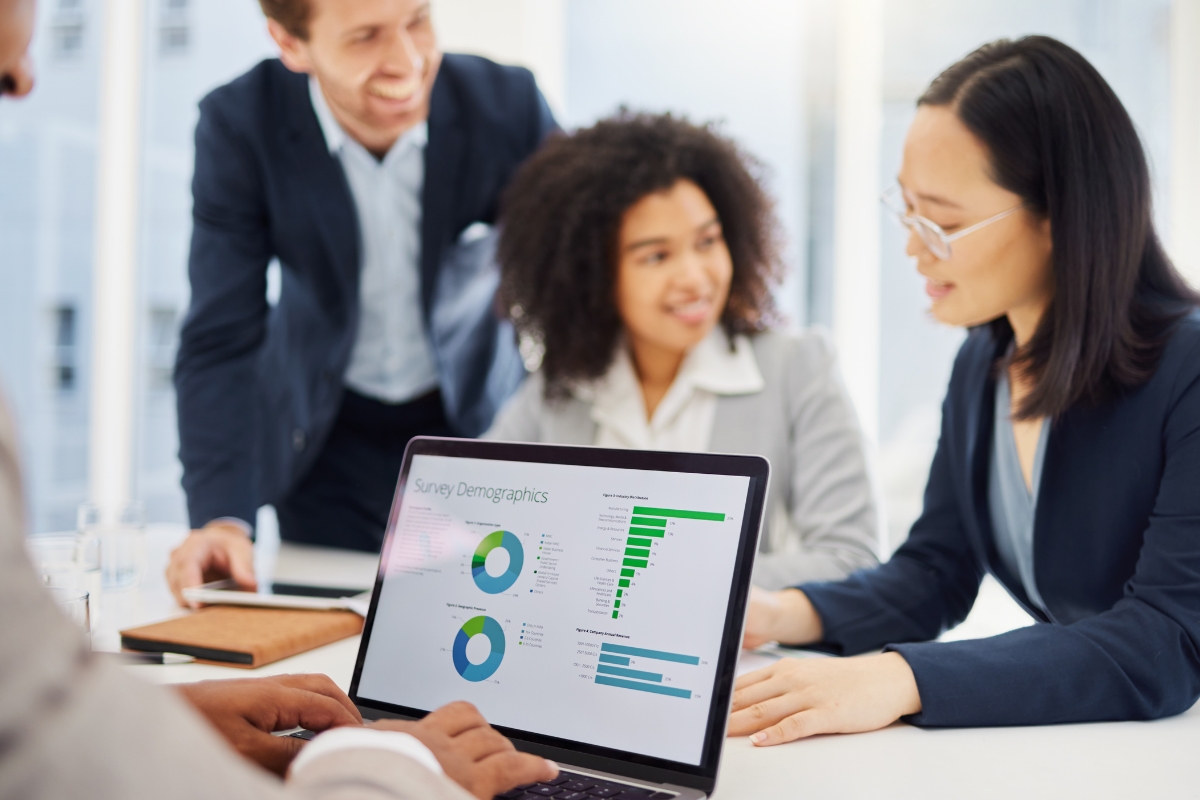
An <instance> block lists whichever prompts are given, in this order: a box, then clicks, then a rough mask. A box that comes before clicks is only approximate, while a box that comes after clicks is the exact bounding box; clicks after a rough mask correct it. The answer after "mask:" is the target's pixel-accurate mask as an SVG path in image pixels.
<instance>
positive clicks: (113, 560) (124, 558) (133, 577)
mask: <svg viewBox="0 0 1200 800" xmlns="http://www.w3.org/2000/svg"><path fill="white" fill-rule="evenodd" d="M78 522H79V532H80V533H81V534H84V535H91V536H94V537H95V538H96V539H98V540H99V541H100V563H101V569H102V572H103V585H104V588H105V589H110V590H114V591H120V590H123V589H132V588H134V587H136V586H137V585H138V584H139V583H141V581H142V577H143V575H144V573H145V571H146V511H145V508H144V507H143V506H142V504H141V503H137V502H133V503H123V504H121V505H120V506H118V507H117V508H116V509H114V510H112V511H109V512H107V513H106V512H105V511H104V509H101V508H100V507H99V506H97V505H96V504H94V503H84V504H82V505H81V506H80V507H79V518H78Z"/></svg>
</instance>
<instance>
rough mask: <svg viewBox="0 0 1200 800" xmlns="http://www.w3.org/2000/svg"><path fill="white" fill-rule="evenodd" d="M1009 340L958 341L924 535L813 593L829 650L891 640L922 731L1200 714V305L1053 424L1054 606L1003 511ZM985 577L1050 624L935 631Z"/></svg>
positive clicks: (961, 613)
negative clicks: (1031, 576) (996, 372)
mask: <svg viewBox="0 0 1200 800" xmlns="http://www.w3.org/2000/svg"><path fill="white" fill-rule="evenodd" d="M1007 346H1008V340H1007V337H1006V338H1004V339H998V338H997V337H994V336H993V334H992V333H991V331H990V330H989V329H988V328H986V327H983V328H977V329H975V330H974V331H972V332H971V334H970V336H968V337H967V341H966V343H965V344H964V345H963V347H962V350H961V351H960V352H959V354H958V358H957V360H956V362H955V365H954V372H953V374H952V376H951V378H950V389H949V393H948V394H947V396H946V400H945V404H944V405H943V407H942V434H941V441H940V442H939V443H938V448H937V454H936V455H935V456H934V459H933V466H932V468H931V470H930V473H929V484H928V487H927V488H926V490H925V508H924V511H923V513H922V515H921V517H920V519H918V520H917V522H916V523H915V524H914V525H913V528H912V532H911V533H910V534H909V538H908V541H907V542H905V544H904V545H903V546H902V547H901V548H900V549H899V550H898V551H897V552H896V554H895V555H893V556H892V558H891V560H890V561H888V563H886V564H884V565H883V566H881V567H878V568H877V569H873V570H869V571H863V572H859V573H857V574H855V575H852V576H851V577H850V578H848V579H846V580H845V581H842V582H839V583H824V584H809V585H805V586H803V587H801V588H803V590H804V591H805V592H806V593H807V594H808V596H809V598H810V599H811V600H812V602H813V605H814V606H815V607H816V609H817V612H818V613H819V614H820V616H821V620H822V622H823V623H824V626H825V638H826V641H825V646H826V647H827V648H828V649H830V650H832V651H834V652H837V653H841V654H845V655H851V654H855V653H861V652H864V651H868V650H874V649H878V648H880V647H884V646H885V645H892V646H891V647H889V648H888V649H890V650H895V651H897V652H899V653H900V654H901V655H903V656H904V658H905V659H906V660H907V661H908V663H909V665H910V666H911V667H912V670H913V673H914V675H915V676H916V679H917V686H918V688H919V690H920V693H921V702H922V707H923V708H922V711H921V713H920V714H917V715H916V716H914V717H912V718H911V721H912V722H914V723H916V724H918V725H928V726H983V725H1037V724H1048V723H1059V722H1083V721H1089V720H1130V719H1154V718H1157V717H1163V716H1169V715H1171V714H1178V713H1180V712H1183V711H1186V710H1187V709H1189V708H1191V706H1192V704H1193V703H1195V702H1196V699H1197V697H1198V696H1200V312H1196V313H1193V314H1192V315H1191V316H1190V317H1188V318H1186V319H1184V320H1182V321H1181V322H1180V323H1179V324H1178V325H1177V327H1176V328H1175V330H1174V332H1173V334H1172V336H1171V339H1170V341H1169V343H1168V344H1167V347H1166V349H1165V352H1164V353H1163V356H1162V360H1161V362H1160V363H1159V365H1158V368H1157V371H1156V372H1155V374H1154V376H1153V377H1152V378H1151V379H1150V380H1149V381H1147V382H1146V383H1145V384H1144V385H1142V386H1141V387H1139V388H1137V389H1136V390H1134V391H1131V392H1128V393H1126V394H1124V395H1123V396H1121V397H1120V398H1118V399H1116V400H1113V401H1111V402H1108V403H1105V404H1103V405H1101V406H1098V407H1093V408H1072V409H1071V410H1069V411H1068V412H1066V413H1065V414H1064V415H1063V416H1062V418H1061V419H1059V420H1057V421H1055V422H1054V423H1053V425H1052V426H1051V428H1050V434H1049V437H1050V438H1049V440H1048V442H1047V447H1046V456H1045V463H1044V466H1043V468H1042V484H1041V488H1040V489H1039V491H1038V505H1037V509H1036V511H1035V518H1034V542H1033V547H1034V559H1033V560H1034V568H1035V574H1036V579H1037V585H1038V589H1039V591H1040V592H1041V595H1042V599H1043V601H1044V602H1045V603H1046V607H1047V609H1048V610H1049V616H1047V615H1045V614H1042V613H1041V612H1040V611H1038V610H1036V609H1035V608H1034V607H1033V606H1032V605H1031V604H1030V602H1029V598H1028V597H1027V596H1026V594H1025V590H1024V589H1023V588H1022V586H1021V581H1020V579H1019V578H1018V577H1017V576H1015V575H1013V574H1011V573H1010V572H1009V571H1008V570H1007V569H1005V567H1004V565H1003V563H1001V561H1000V559H999V557H998V556H997V553H996V547H995V544H994V539H993V535H992V529H991V521H990V517H989V513H988V498H987V485H988V481H987V476H988V468H989V459H990V455H991V452H990V451H991V442H992V423H993V417H994V398H995V386H996V385H995V381H994V378H993V374H992V364H993V363H994V361H995V359H996V358H997V357H998V356H999V355H1001V354H1002V353H1003V352H1004V350H1005V348H1006V347H1007ZM985 572H990V573H991V574H992V575H994V576H995V577H996V578H997V579H999V581H1000V582H1001V583H1002V584H1004V586H1005V587H1006V588H1007V589H1008V591H1009V592H1010V593H1011V594H1012V596H1013V597H1014V598H1015V599H1016V600H1017V601H1018V602H1019V603H1021V605H1022V606H1024V607H1025V609H1026V610H1027V611H1029V613H1030V614H1033V615H1034V616H1035V617H1036V618H1037V619H1038V620H1039V624H1036V625H1033V626H1032V627H1027V628H1022V629H1019V630H1015V631H1011V632H1009V633H1005V634H1003V635H1000V636H994V637H991V638H988V639H978V640H973V641H960V642H946V643H940V642H930V641H929V640H930V639H934V638H936V637H937V636H938V635H939V634H941V633H942V632H943V631H945V630H946V629H947V628H950V627H952V626H954V625H956V624H958V623H959V622H961V621H962V620H963V618H964V617H966V616H967V612H968V611H970V610H971V605H972V604H973V603H974V601H975V595H976V593H977V592H978V590H979V583H980V581H981V580H982V578H983V575H984V573H985ZM901 642H921V644H898V643H901Z"/></svg>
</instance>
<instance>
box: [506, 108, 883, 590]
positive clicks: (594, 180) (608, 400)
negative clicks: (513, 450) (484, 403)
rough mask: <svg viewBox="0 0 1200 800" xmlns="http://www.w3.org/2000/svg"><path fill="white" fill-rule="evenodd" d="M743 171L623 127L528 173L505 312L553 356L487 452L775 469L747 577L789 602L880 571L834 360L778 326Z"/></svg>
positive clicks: (760, 220)
mask: <svg viewBox="0 0 1200 800" xmlns="http://www.w3.org/2000/svg"><path fill="white" fill-rule="evenodd" d="M753 166H754V162H753V161H752V160H751V159H750V158H749V157H747V156H746V155H744V154H743V153H741V151H739V149H738V148H737V146H736V145H734V144H733V142H731V141H729V140H728V139H725V138H723V137H721V136H719V135H717V134H716V133H714V132H713V130H712V129H710V128H708V127H700V126H696V125H692V124H690V123H688V122H687V121H685V120H682V119H679V118H676V117H672V116H670V115H659V116H655V115H642V114H630V113H627V112H622V113H620V114H618V115H617V116H616V117H614V118H611V119H608V120H604V121H602V122H600V123H597V124H596V125H594V126H592V127H591V128H588V129H586V130H580V131H577V132H575V133H573V134H571V135H563V136H559V137H557V138H554V139H551V140H550V141H549V142H547V143H546V145H544V146H543V148H542V149H541V151H539V152H538V153H537V154H536V155H535V156H533V158H531V159H530V160H529V161H528V162H527V163H526V164H525V166H523V167H522V169H521V170H520V171H519V172H518V174H517V176H516V178H515V179H514V181H513V183H512V184H511V185H510V187H509V189H508V192H507V194H506V195H505V198H504V202H503V205H502V208H501V217H500V230H501V233H500V241H499V244H498V258H499V261H500V264H501V268H502V279H501V289H500V297H501V302H502V303H503V305H504V308H505V309H506V311H507V312H508V314H509V316H510V317H511V318H512V320H513V322H514V324H515V325H516V327H517V329H518V330H519V331H520V332H521V333H522V334H525V335H526V336H527V338H528V339H531V340H533V341H535V342H537V343H539V344H540V346H541V347H542V348H544V354H543V357H542V362H541V369H540V370H539V371H538V372H537V374H535V375H534V376H533V377H532V378H531V379H530V380H528V381H527V382H526V384H525V386H524V387H522V389H521V390H520V392H519V393H518V394H517V395H516V396H515V397H514V398H513V399H512V400H510V401H509V403H508V405H507V406H505V408H504V409H503V410H502V411H501V412H500V414H499V416H498V417H497V420H496V423H495V425H494V426H493V428H492V429H491V430H490V431H489V432H488V434H486V436H487V437H488V438H493V439H505V440H510V441H532V442H550V443H558V444H585V445H599V446H604V447H624V448H640V449H654V450H676V451H713V452H732V453H756V454H758V455H762V456H765V457H767V458H769V459H770V461H771V465H772V473H773V474H772V479H771V489H770V494H769V496H768V498H767V520H768V522H767V525H766V526H765V530H764V534H763V537H762V541H761V553H760V554H759V558H758V559H757V563H756V565H755V581H756V583H757V584H758V585H760V586H763V587H764V588H782V587H784V586H790V585H793V584H795V583H797V582H799V581H806V580H834V579H838V578H843V577H845V576H847V575H849V574H850V573H852V572H854V571H855V570H858V569H861V568H865V567H871V566H874V565H875V564H876V563H877V559H876V556H875V543H876V540H877V534H876V525H877V514H876V509H875V504H874V493H873V491H872V486H871V481H870V479H869V477H868V470H867V460H866V457H865V455H864V448H863V439H862V434H861V432H860V429H859V426H858V423H857V421H856V418H855V415H854V411H853V410H852V407H851V404H850V400H849V398H848V397H847V395H846V392H845V389H844V388H843V386H842V382H841V380H840V377H839V375H838V370H837V365H836V361H835V358H834V354H833V350H832V349H831V347H830V346H829V344H828V342H827V341H826V340H825V339H824V338H823V337H822V336H820V335H818V334H816V333H805V334H789V333H784V332H781V331H777V330H773V329H772V324H773V323H775V322H776V321H777V316H778V315H777V313H776V311H775V308H774V305H773V303H772V299H771V288H772V287H773V285H774V284H775V283H776V281H777V279H778V276H779V274H780V271H781V266H780V257H779V252H778V249H777V223H776V220H775V217H774V210H773V207H772V204H771V202H770V201H769V199H768V198H767V196H766V194H765V193H764V192H763V190H762V188H761V187H760V185H759V183H758V181H756V180H755V177H754V175H753V174H752V171H751V170H752V168H753Z"/></svg>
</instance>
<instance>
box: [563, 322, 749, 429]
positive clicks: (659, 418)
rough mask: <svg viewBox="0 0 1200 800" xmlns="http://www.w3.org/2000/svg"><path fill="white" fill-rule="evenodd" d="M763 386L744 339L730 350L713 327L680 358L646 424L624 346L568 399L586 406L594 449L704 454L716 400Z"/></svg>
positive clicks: (640, 393)
mask: <svg viewBox="0 0 1200 800" xmlns="http://www.w3.org/2000/svg"><path fill="white" fill-rule="evenodd" d="M763 385H764V384H763V377H762V373H760V372H759V370H758V363H757V362H756V361H755V359H754V349H753V347H752V346H751V344H750V340H749V339H747V338H746V337H745V336H736V337H734V339H733V349H732V350H731V349H730V346H729V339H728V338H727V337H726V335H725V332H724V331H723V330H722V329H721V328H715V329H713V331H712V333H710V334H709V335H708V336H707V337H705V338H704V340H703V341H701V342H700V343H699V344H697V345H696V346H695V347H694V348H692V350H691V352H689V353H688V354H687V355H686V356H685V357H684V359H683V363H682V364H681V365H680V367H679V374H678V375H676V376H675V381H674V382H673V383H672V384H671V388H669V389H668V390H667V393H666V395H665V396H664V397H663V399H662V401H661V402H660V403H659V404H658V407H657V408H655V409H654V416H652V417H651V418H650V419H646V405H645V402H644V400H643V398H642V389H641V385H640V384H639V383H638V378H637V373H636V372H635V371H634V366H633V359H632V357H631V356H630V355H629V350H628V348H627V347H619V348H617V355H616V357H615V358H614V359H613V363H612V366H610V367H609V369H608V372H607V373H605V375H604V377H602V378H600V379H599V380H596V381H594V382H592V383H590V384H586V385H582V386H579V387H576V389H575V390H574V394H575V396H576V397H578V398H579V399H580V400H583V401H585V402H590V403H591V404H592V419H593V421H595V423H596V439H595V441H594V442H593V444H595V445H596V446H598V447H616V448H630V449H636V450H674V451H682V452H704V451H706V450H708V446H709V442H710V441H711V439H712V429H713V419H714V417H715V416H716V413H717V398H718V397H720V396H722V395H739V394H754V393H756V392H761V391H762V390H763Z"/></svg>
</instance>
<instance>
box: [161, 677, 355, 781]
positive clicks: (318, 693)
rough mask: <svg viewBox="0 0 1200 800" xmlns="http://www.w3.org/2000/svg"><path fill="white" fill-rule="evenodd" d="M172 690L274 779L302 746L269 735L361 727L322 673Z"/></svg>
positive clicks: (346, 700)
mask: <svg viewBox="0 0 1200 800" xmlns="http://www.w3.org/2000/svg"><path fill="white" fill-rule="evenodd" d="M175 688H176V690H177V691H178V692H179V693H180V694H182V695H183V697H184V699H186V700H187V701H188V702H189V703H191V704H192V706H193V707H194V708H195V709H196V710H197V711H199V712H200V713H201V714H203V715H204V716H205V718H207V719H208V721H209V722H210V723H212V725H213V727H214V728H216V729H217V732H218V733H220V734H221V736H223V737H224V738H225V740H226V741H228V742H229V743H230V744H231V745H233V747H234V749H236V750H237V751H238V752H239V753H241V754H242V755H243V756H245V757H246V758H248V759H250V760H251V761H253V762H255V763H256V764H259V765H261V766H262V767H264V768H266V769H269V770H270V771H271V772H275V773H278V774H279V775H283V774H284V773H285V772H287V768H288V764H290V763H292V759H293V758H295V757H296V753H298V752H299V751H300V748H301V747H303V746H304V744H305V742H304V741H303V740H302V739H293V738H291V737H289V736H272V735H271V733H272V731H286V730H289V729H291V728H297V727H303V728H307V729H309V730H311V731H323V730H326V729H328V728H337V727H340V726H343V725H361V724H362V715H360V714H359V713H358V709H357V708H355V706H354V703H352V702H350V698H349V697H347V696H346V695H345V693H344V692H342V690H341V689H339V688H338V687H337V684H335V683H334V682H333V681H332V680H330V679H329V678H328V677H327V676H325V675H276V676H273V677H270V678H241V679H235V680H222V681H201V682H200V683H185V684H180V685H178V686H176V687H175Z"/></svg>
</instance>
